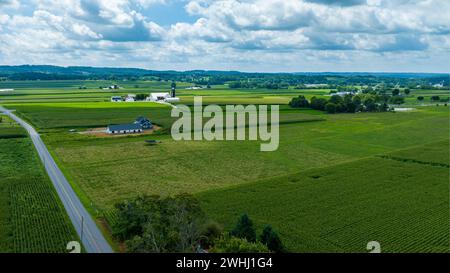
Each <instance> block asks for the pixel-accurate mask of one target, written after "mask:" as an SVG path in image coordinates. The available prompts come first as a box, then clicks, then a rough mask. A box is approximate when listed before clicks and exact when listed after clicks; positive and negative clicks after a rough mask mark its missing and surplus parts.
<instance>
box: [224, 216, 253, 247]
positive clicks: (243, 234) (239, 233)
mask: <svg viewBox="0 0 450 273" xmlns="http://www.w3.org/2000/svg"><path fill="white" fill-rule="evenodd" d="M230 234H231V235H232V236H234V237H238V238H242V239H246V240H247V241H249V242H255V241H256V230H255V227H254V226H253V222H252V220H250V218H249V217H248V215H247V214H246V213H244V214H243V215H242V216H241V217H240V218H239V220H238V222H237V224H236V226H235V227H234V229H233V230H232V231H231V233H230Z"/></svg>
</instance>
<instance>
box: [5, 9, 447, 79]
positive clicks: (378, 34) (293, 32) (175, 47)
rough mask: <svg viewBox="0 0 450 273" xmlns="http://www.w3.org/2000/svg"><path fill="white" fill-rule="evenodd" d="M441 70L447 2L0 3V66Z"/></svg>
mask: <svg viewBox="0 0 450 273" xmlns="http://www.w3.org/2000/svg"><path fill="white" fill-rule="evenodd" d="M20 64H51V65H60V66H74V65H76V66H97V67H138V68H146V69H154V70H180V71H184V70H193V69H205V70H238V71H247V72H328V71H334V72H445V73H448V72H449V71H450V1H448V0H341V1H339V0H216V1H213V0H0V65H20Z"/></svg>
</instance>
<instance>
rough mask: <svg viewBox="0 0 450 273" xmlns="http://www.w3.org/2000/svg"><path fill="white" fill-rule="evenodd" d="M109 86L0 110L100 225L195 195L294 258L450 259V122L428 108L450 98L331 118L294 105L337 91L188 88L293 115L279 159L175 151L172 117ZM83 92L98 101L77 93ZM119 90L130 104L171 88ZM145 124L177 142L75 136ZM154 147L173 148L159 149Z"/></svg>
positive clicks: (225, 220) (69, 89)
mask: <svg viewBox="0 0 450 273" xmlns="http://www.w3.org/2000/svg"><path fill="white" fill-rule="evenodd" d="M21 84H22V85H21ZM106 84H107V83H106V82H97V81H92V82H79V81H74V82H70V81H62V82H59V83H57V85H52V84H51V83H48V82H43V83H39V86H33V85H32V84H31V83H27V82H24V83H17V86H16V88H17V93H16V94H11V95H2V96H0V104H4V105H5V106H6V107H8V108H10V109H16V110H17V114H19V115H20V116H22V117H23V118H25V119H26V120H28V121H30V122H31V123H32V124H33V125H34V126H36V127H37V128H38V130H39V131H40V132H41V134H42V137H43V139H44V141H45V142H46V144H47V145H48V146H49V148H50V150H51V152H52V154H53V155H54V156H55V157H56V160H57V162H58V164H59V165H60V166H61V168H62V170H63V171H64V173H65V174H66V176H67V177H68V178H69V180H70V182H71V183H72V185H73V186H74V187H75V190H76V191H77V193H78V194H79V195H80V197H81V199H82V201H83V203H84V204H85V205H86V206H87V207H88V209H89V210H90V211H91V212H93V214H94V216H102V215H103V216H105V217H107V218H108V219H110V218H113V217H114V211H113V210H112V207H113V205H114V204H115V203H116V202H118V201H121V200H124V199H126V198H131V197H134V196H136V195H137V194H142V193H147V194H162V195H168V194H175V193H181V192H190V193H194V194H196V195H197V196H198V197H199V198H200V199H201V201H202V204H203V207H204V209H205V210H206V211H207V212H208V214H209V215H210V216H211V217H212V218H213V219H216V220H218V221H219V222H220V223H222V224H223V225H224V226H225V228H226V229H229V228H231V227H232V225H233V224H234V223H235V221H236V219H237V217H238V216H239V215H240V214H242V213H244V212H248V213H249V215H250V217H251V218H252V219H253V220H254V221H255V222H256V224H257V226H258V228H259V229H261V228H262V226H263V225H264V224H271V225H272V226H274V228H275V229H276V230H278V231H279V232H280V234H281V237H282V239H283V241H284V242H285V244H286V246H287V247H288V249H289V250H290V251H300V252H366V244H367V242H369V241H373V240H375V241H379V242H380V243H381V247H382V250H383V251H384V252H449V251H450V249H449V246H450V242H449V240H450V239H449V232H448V231H449V228H450V227H449V225H450V222H449V213H448V212H449V210H448V208H449V187H448V185H449V155H448V151H449V142H448V141H449V113H450V112H449V108H448V107H445V106H443V104H441V105H440V106H421V105H420V104H418V103H417V98H416V96H418V95H423V96H425V101H424V103H423V104H431V103H429V102H428V100H429V97H430V96H432V95H435V94H437V93H439V95H440V96H442V97H445V96H446V94H448V91H445V90H412V92H411V95H410V96H409V97H408V98H407V99H406V101H407V103H406V105H412V106H413V107H414V108H416V109H415V110H414V111H410V112H397V113H392V112H386V113H357V114H335V115H328V114H324V113H323V112H320V111H315V110H298V109H291V108H290V107H288V106H287V105H286V104H287V103H288V102H289V100H290V99H291V98H292V97H293V96H297V95H299V94H304V95H306V96H307V97H311V96H313V95H315V96H323V95H326V94H328V93H329V90H326V89H323V90H321V89H315V90H294V89H289V90H263V89H251V90H231V89H228V87H226V86H220V87H214V88H212V89H209V90H187V89H183V88H180V90H179V91H178V94H179V95H180V97H181V99H182V102H183V103H187V104H192V102H193V96H194V95H202V96H204V97H203V103H204V104H211V103H214V104H220V105H223V104H281V107H280V123H281V126H280V145H279V149H278V150H277V151H275V152H270V153H262V152H260V150H259V147H260V143H259V142H255V141H231V142H230V141H213V142H207V141H191V142H188V141H181V142H176V141H173V140H172V139H171V137H170V135H169V134H168V129H169V128H170V125H171V123H172V122H173V120H174V119H173V118H171V117H170V116H169V115H170V108H169V107H166V106H162V105H159V104H153V103H129V104H128V103H109V102H105V101H106V100H109V96H110V95H111V94H114V93H115V92H111V91H109V90H106V91H102V90H99V89H98V85H106ZM82 85H83V86H86V87H87V88H88V89H87V90H77V89H78V87H79V86H82ZM119 85H121V86H123V87H124V89H121V90H119V91H118V92H119V93H123V94H127V93H140V91H141V90H142V91H145V92H147V91H149V89H151V90H152V91H164V90H167V89H166V88H168V86H169V85H170V84H169V83H165V82H164V83H161V82H141V83H131V82H130V83H125V82H124V83H119ZM134 85H139V86H138V87H135V86H134ZM179 86H188V85H183V84H179ZM0 87H1V85H0ZM133 90H135V92H133ZM441 91H443V92H441ZM445 92H447V93H445ZM140 115H144V116H147V117H148V118H150V120H152V121H153V122H154V123H156V124H159V125H161V126H163V127H164V129H165V130H162V131H161V132H159V133H157V134H155V135H152V136H151V137H149V136H128V137H123V138H102V137H94V136H87V135H82V134H78V133H69V132H68V131H69V129H73V128H77V129H78V130H84V129H86V128H91V127H103V126H105V125H108V124H116V123H124V122H131V121H133V120H134V119H135V118H136V117H137V116H140ZM149 138H151V139H158V140H161V141H162V142H161V143H160V144H158V145H155V146H147V145H146V144H145V141H144V140H146V139H149Z"/></svg>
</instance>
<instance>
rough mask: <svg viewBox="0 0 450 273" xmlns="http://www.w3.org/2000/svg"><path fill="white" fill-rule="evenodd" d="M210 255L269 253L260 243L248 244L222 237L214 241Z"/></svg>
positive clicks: (229, 237) (242, 240)
mask: <svg viewBox="0 0 450 273" xmlns="http://www.w3.org/2000/svg"><path fill="white" fill-rule="evenodd" d="M210 252H211V253H269V252H270V251H269V249H268V248H267V246H266V245H264V244H263V243H261V242H249V241H247V240H246V239H243V238H236V237H233V236H229V235H224V236H222V237H220V238H219V239H217V240H215V241H214V247H213V248H211V250H210Z"/></svg>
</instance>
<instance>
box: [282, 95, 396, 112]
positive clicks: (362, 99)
mask: <svg viewBox="0 0 450 273" xmlns="http://www.w3.org/2000/svg"><path fill="white" fill-rule="evenodd" d="M388 101H390V102H391V103H394V104H401V103H403V102H404V98H403V97H399V96H392V97H383V96H379V95H373V94H357V95H353V94H346V95H344V96H339V95H332V96H331V97H330V98H329V99H326V98H317V97H315V96H314V97H312V98H311V99H310V100H307V99H306V98H305V96H303V95H300V96H298V97H296V98H293V99H292V100H291V101H290V103H289V105H290V106H291V107H294V108H311V109H315V110H321V111H326V112H327V113H330V114H334V113H356V112H385V111H388V110H389V106H388V104H387V103H388Z"/></svg>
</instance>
